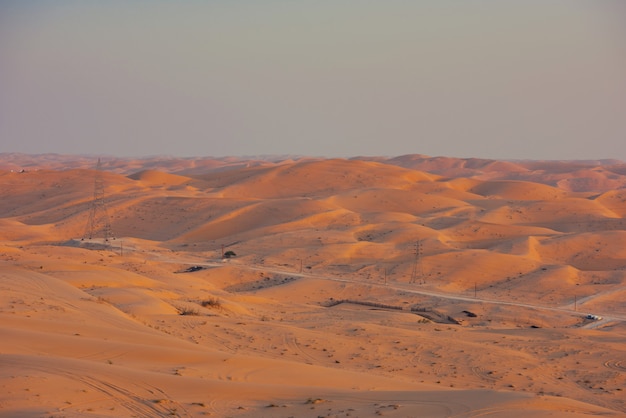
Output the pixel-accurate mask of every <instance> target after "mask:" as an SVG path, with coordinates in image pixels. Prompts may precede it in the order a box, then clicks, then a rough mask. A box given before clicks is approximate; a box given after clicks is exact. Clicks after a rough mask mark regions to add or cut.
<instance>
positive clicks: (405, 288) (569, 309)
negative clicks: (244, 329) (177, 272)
mask: <svg viewBox="0 0 626 418" xmlns="http://www.w3.org/2000/svg"><path fill="white" fill-rule="evenodd" d="M159 260H160V261H166V262H172V263H178V264H189V265H197V266H203V267H218V266H223V265H224V264H225V263H224V262H218V261H215V262H207V261H203V262H196V261H190V260H186V261H185V260H182V259H167V260H164V259H162V258H161V257H159ZM227 262H228V263H232V264H234V265H236V266H237V267H240V268H243V269H247V270H252V271H263V272H270V273H274V274H282V275H287V276H292V277H306V278H312V279H319V280H328V281H334V282H341V283H351V284H364V283H366V284H368V285H370V286H376V287H385V288H387V289H394V290H398V291H402V292H406V293H413V294H417V295H422V296H430V297H433V298H441V299H448V300H458V301H464V302H481V303H488V304H493V305H508V306H516V307H522V308H528V309H538V310H544V311H552V312H561V313H569V314H571V315H576V316H582V315H585V314H586V313H583V312H579V311H576V310H574V309H573V306H572V305H573V304H568V305H563V306H543V305H535V304H531V303H524V302H517V301H505V300H498V299H489V298H484V297H481V296H477V297H473V296H467V295H460V294H453V293H445V292H440V291H436V290H429V289H422V288H419V285H415V284H413V285H409V284H402V283H388V284H383V283H375V282H363V281H359V280H355V279H352V278H341V277H335V276H328V275H318V274H313V273H304V272H294V271H292V270H285V269H279V268H274V267H268V266H252V265H248V264H242V263H239V262H238V261H237V260H234V259H231V260H228V261H227ZM619 290H621V289H613V290H609V291H607V292H603V293H599V294H597V295H592V296H588V297H586V298H584V299H581V300H580V303H583V302H584V301H589V300H591V299H593V298H596V297H599V296H602V295H605V294H608V293H615V292H617V291H619ZM593 314H594V315H599V316H601V317H602V318H603V319H602V320H599V321H594V322H590V323H588V324H585V325H584V326H583V328H587V329H593V328H599V327H601V326H604V325H606V324H608V323H611V322H626V315H619V314H614V313H611V312H593Z"/></svg>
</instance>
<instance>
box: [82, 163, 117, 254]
mask: <svg viewBox="0 0 626 418" xmlns="http://www.w3.org/2000/svg"><path fill="white" fill-rule="evenodd" d="M98 233H102V234H103V235H104V241H105V242H109V239H115V237H114V236H113V231H112V229H111V222H110V221H109V214H108V213H107V207H106V203H105V201H104V180H103V179H102V171H101V165H100V158H98V165H96V176H95V180H94V187H93V200H92V201H91V209H90V210H89V219H88V220H87V226H86V227H85V233H84V234H83V238H82V239H83V240H84V239H85V238H88V239H92V238H93V237H94V236H95V235H96V234H98Z"/></svg>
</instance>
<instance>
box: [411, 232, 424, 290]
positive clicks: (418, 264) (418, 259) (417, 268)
mask: <svg viewBox="0 0 626 418" xmlns="http://www.w3.org/2000/svg"><path fill="white" fill-rule="evenodd" d="M414 254H415V259H414V260H413V270H412V271H411V280H410V281H409V283H416V282H417V280H418V278H419V279H422V278H423V271H422V241H417V242H416V243H415V252H414Z"/></svg>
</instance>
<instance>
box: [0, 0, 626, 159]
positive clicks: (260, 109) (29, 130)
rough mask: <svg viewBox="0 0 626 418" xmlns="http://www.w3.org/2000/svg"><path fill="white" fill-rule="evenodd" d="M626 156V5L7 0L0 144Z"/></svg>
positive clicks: (610, 0) (173, 150) (600, 1)
mask: <svg viewBox="0 0 626 418" xmlns="http://www.w3.org/2000/svg"><path fill="white" fill-rule="evenodd" d="M2 152H19V153H28V154H41V153H59V154H89V155H94V154H98V155H100V154H101V155H114V156H119V157H142V156H155V155H163V156H176V157H198V156H203V157H206V156H214V157H222V156H259V155H305V156H319V157H352V156H398V155H404V154H424V155H430V156H449V157H462V158H468V157H477V158H494V159H553V160H564V159H600V158H616V159H621V160H623V161H626V2H625V1H623V0H586V1H581V0H462V1H461V0H432V1H426V0H376V1H374V0H263V1H259V0H236V1H235V0H203V1H200V0H189V1H165V0H143V1H141V0H106V1H104V0H103V1H97V0H54V1H44V0H37V1H35V0H0V153H2Z"/></svg>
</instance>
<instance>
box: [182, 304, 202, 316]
mask: <svg viewBox="0 0 626 418" xmlns="http://www.w3.org/2000/svg"><path fill="white" fill-rule="evenodd" d="M177 309H178V314H179V315H199V312H198V310H197V309H196V308H191V307H188V306H185V307H182V308H177Z"/></svg>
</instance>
